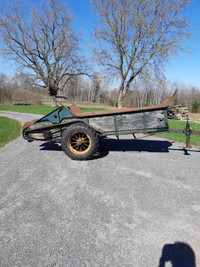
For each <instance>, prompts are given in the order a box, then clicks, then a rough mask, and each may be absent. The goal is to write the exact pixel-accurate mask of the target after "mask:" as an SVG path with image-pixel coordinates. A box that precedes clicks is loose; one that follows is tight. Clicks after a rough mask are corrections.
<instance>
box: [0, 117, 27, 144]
mask: <svg viewBox="0 0 200 267" xmlns="http://www.w3.org/2000/svg"><path fill="white" fill-rule="evenodd" d="M21 128H22V127H21V124H20V123H19V122H18V121H16V120H12V119H9V118H5V117H0V147H3V146H4V145H5V144H7V143H9V142H10V141H12V140H14V139H16V138H17V137H18V136H20V134H21Z"/></svg>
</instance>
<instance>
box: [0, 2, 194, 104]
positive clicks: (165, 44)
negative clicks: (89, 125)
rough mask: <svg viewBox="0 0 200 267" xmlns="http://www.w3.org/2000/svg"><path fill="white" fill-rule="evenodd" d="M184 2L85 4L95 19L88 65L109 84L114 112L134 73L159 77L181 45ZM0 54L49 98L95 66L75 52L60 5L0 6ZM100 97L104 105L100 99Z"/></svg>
mask: <svg viewBox="0 0 200 267" xmlns="http://www.w3.org/2000/svg"><path fill="white" fill-rule="evenodd" d="M190 2H191V0H135V1H132V0H104V1H102V0H91V1H90V7H91V8H93V10H94V11H95V14H96V18H97V24H96V27H94V29H93V32H92V40H93V45H92V46H91V47H90V49H91V52H92V53H91V57H93V61H92V62H96V64H97V65H98V66H99V68H100V69H101V72H103V73H106V75H107V76H108V77H109V79H110V80H113V81H115V84H116V91H117V100H116V102H117V104H116V105H117V106H118V107H122V106H123V103H124V101H125V99H126V96H127V94H128V92H131V91H132V90H133V89H132V88H133V84H135V82H136V80H137V77H138V76H139V75H140V74H142V73H145V72H146V71H153V72H155V73H157V75H159V74H161V70H162V66H163V65H164V63H165V62H167V61H169V60H170V58H171V57H173V56H174V55H175V54H177V53H178V52H179V51H180V50H181V49H182V48H183V43H184V42H183V41H184V40H185V38H187V37H189V35H190V28H189V24H188V22H187V19H186V18H185V16H184V10H185V8H187V6H188V4H190ZM88 8H89V7H88ZM0 49H1V51H2V54H3V55H4V56H5V57H6V58H7V59H12V60H14V62H15V63H16V66H17V67H20V68H22V69H23V70H26V71H29V75H30V76H32V79H33V81H34V83H35V86H37V87H38V86H39V87H41V88H45V90H46V91H48V93H49V94H50V95H51V96H55V95H57V94H58V93H59V92H60V91H62V92H63V93H65V90H66V88H68V87H69V88H70V89H69V90H71V88H72V87H73V86H74V89H75V87H76V86H75V85H74V84H75V83H76V82H77V81H79V78H77V77H80V76H81V75H86V76H87V77H93V78H94V77H95V72H96V70H95V67H96V66H93V65H94V64H88V62H89V60H88V58H87V59H86V57H84V53H83V51H81V49H80V37H79V35H78V34H77V33H76V31H75V30H74V28H73V20H72V15H71V11H70V10H69V8H68V6H67V2H66V1H64V2H63V1H61V0H47V1H42V0H41V1H37V2H35V1H23V4H20V1H17V0H11V1H9V2H7V3H6V4H5V3H4V5H3V6H2V7H1V8H0ZM87 57H88V55H87ZM80 81H81V82H82V81H83V80H82V79H80ZM95 90H96V91H95ZM99 90H100V89H98V86H97V87H96V89H94V90H93V91H92V92H93V94H91V92H90V93H89V95H87V96H85V98H93V101H96V98H97V97H100V94H99V96H98V93H97V92H98V91H99ZM134 90H135V89H134ZM72 91H73V90H72ZM83 91H84V90H83ZM68 93H69V92H68ZM72 93H73V94H74V95H75V94H76V93H75V92H72ZM82 93H83V92H82ZM113 94H114V93H113ZM82 97H83V96H82ZM100 98H102V100H101V101H104V100H103V98H104V94H101V97H100ZM149 98H150V94H149V95H148V99H149ZM53 99H54V98H53ZM148 99H147V100H148ZM147 100H146V101H147ZM137 101H140V100H139V98H138V100H137ZM148 101H149V100H148ZM148 101H147V102H148Z"/></svg>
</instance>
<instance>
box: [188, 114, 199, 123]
mask: <svg viewBox="0 0 200 267" xmlns="http://www.w3.org/2000/svg"><path fill="white" fill-rule="evenodd" d="M190 118H191V120H193V121H199V122H200V113H190Z"/></svg>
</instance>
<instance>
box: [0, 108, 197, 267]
mask: <svg viewBox="0 0 200 267" xmlns="http://www.w3.org/2000/svg"><path fill="white" fill-rule="evenodd" d="M0 115H2V116H8V117H11V118H15V119H18V120H19V121H21V122H22V123H24V122H25V121H27V120H32V119H34V118H39V117H40V116H37V115H32V114H22V113H12V112H9V113H8V112H1V111H0ZM0 170H1V171H0V184H1V186H0V191H1V192H0V226H1V227H0V266H2V267H4V266H9V267H11V266H34V267H35V266H41V267H45V266H70V267H76V266H77V267H79V266H91V267H94V266H119V267H121V266H133V267H154V266H155V267H158V266H159V267H162V266H163V267H164V266H167V267H168V266H173V267H186V266H187V267H189V266H191V267H195V266H196V267H197V266H200V150H199V149H194V148H193V149H191V150H184V148H183V145H180V144H177V143H171V142H168V141H163V140H160V139H156V138H153V137H151V138H145V139H141V140H133V139H132V136H125V137H123V136H122V137H121V140H120V141H117V140H116V139H115V138H113V139H109V140H103V141H102V143H101V145H100V155H99V156H98V157H96V158H95V159H93V160H90V161H82V162H79V161H73V160H71V159H69V158H68V157H67V156H66V155H65V154H64V153H63V152H62V149H61V147H60V145H58V144H55V143H44V142H39V141H35V142H32V143H28V142H27V141H25V140H24V139H23V138H22V137H19V138H18V139H16V140H15V141H13V142H11V143H10V144H7V145H6V146H5V147H3V148H1V149H0ZM166 262H168V263H166Z"/></svg>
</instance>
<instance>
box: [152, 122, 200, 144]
mask: <svg viewBox="0 0 200 267" xmlns="http://www.w3.org/2000/svg"><path fill="white" fill-rule="evenodd" d="M168 122H169V128H170V129H184V128H185V127H186V122H185V121H178V120H168ZM189 124H190V128H191V129H192V130H196V131H200V123H196V122H192V121H191V122H189ZM155 136H158V137H162V138H166V139H168V140H174V141H176V142H181V143H185V140H186V136H185V134H178V133H163V134H156V135H155ZM190 144H191V145H196V146H200V135H196V134H192V135H191V136H190Z"/></svg>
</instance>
